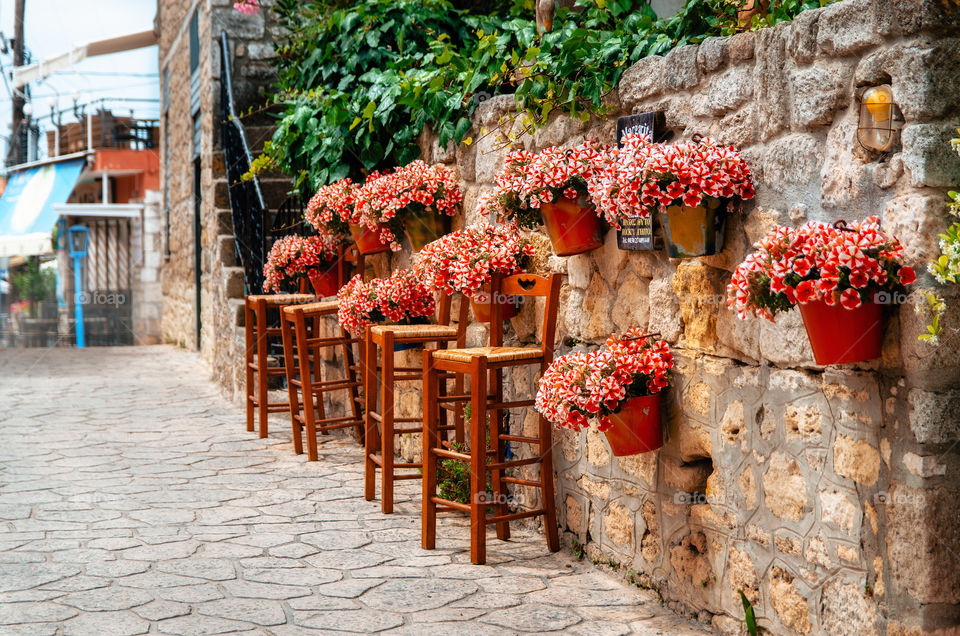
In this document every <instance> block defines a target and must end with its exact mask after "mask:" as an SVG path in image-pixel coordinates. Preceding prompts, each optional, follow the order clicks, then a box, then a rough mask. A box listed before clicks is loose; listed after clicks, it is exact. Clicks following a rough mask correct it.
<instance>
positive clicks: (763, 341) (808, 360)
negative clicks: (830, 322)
mask: <svg viewBox="0 0 960 636" xmlns="http://www.w3.org/2000/svg"><path fill="white" fill-rule="evenodd" d="M756 320H757V322H759V323H760V355H761V356H763V358H765V359H767V360H769V361H770V362H772V363H773V364H776V365H777V366H780V367H800V366H814V365H815V362H814V360H813V349H811V348H810V340H809V339H808V338H807V331H806V329H805V328H804V326H803V319H802V318H801V317H800V311H799V310H793V311H787V312H784V313H780V314H777V317H776V321H775V322H770V321H769V320H764V319H756Z"/></svg>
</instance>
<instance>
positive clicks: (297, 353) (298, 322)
mask: <svg viewBox="0 0 960 636" xmlns="http://www.w3.org/2000/svg"><path fill="white" fill-rule="evenodd" d="M347 261H353V262H354V263H355V271H356V272H359V273H362V272H363V271H364V266H365V262H364V257H363V255H362V254H360V253H359V251H358V250H357V249H356V246H351V247H350V248H348V249H347V250H346V251H344V252H341V258H340V266H339V270H338V272H337V282H338V285H337V286H338V287H342V286H343V285H344V283H346V281H347ZM330 317H333V318H334V320H336V317H337V301H336V300H325V301H320V302H314V303H308V304H305V305H291V306H289V307H285V308H284V309H283V311H282V315H281V321H280V323H281V330H282V335H283V351H284V356H283V357H284V363H285V366H286V373H287V392H288V396H289V403H288V408H289V410H290V424H291V427H292V432H293V449H294V452H295V453H296V454H298V455H300V454H302V453H303V434H302V431H306V436H307V458H308V459H309V460H310V461H316V460H317V457H318V454H317V432H318V431H319V432H320V433H321V434H323V435H328V434H329V433H330V431H333V430H337V429H341V428H350V427H351V426H352V427H356V433H357V440H358V441H360V442H361V443H362V441H363V413H362V411H361V404H362V399H361V397H360V387H361V386H362V384H363V383H362V381H361V378H360V377H359V373H360V369H359V366H358V364H357V362H356V358H355V357H354V353H353V345H354V344H357V345H358V347H360V349H361V355H362V344H363V343H362V340H361V339H360V338H354V337H351V336H350V334H348V333H347V332H346V331H345V330H344V329H343V328H342V327H340V326H339V325H338V326H337V329H338V330H339V335H337V336H326V337H325V336H321V335H320V323H321V321H323V320H328V319H329V318H330ZM330 347H333V348H336V347H340V348H341V355H342V362H343V377H342V378H326V379H324V377H323V376H324V373H322V371H321V368H322V367H323V356H322V355H321V350H322V349H325V348H330ZM311 362H312V364H311ZM331 391H347V396H348V402H349V403H350V407H349V409H348V410H349V412H350V413H351V414H350V415H346V416H343V417H329V418H328V417H327V416H326V412H325V407H324V403H323V402H324V396H325V395H326V394H327V393H329V392H331ZM301 405H302V410H301Z"/></svg>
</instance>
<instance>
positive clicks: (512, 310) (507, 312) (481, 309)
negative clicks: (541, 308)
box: [470, 285, 523, 322]
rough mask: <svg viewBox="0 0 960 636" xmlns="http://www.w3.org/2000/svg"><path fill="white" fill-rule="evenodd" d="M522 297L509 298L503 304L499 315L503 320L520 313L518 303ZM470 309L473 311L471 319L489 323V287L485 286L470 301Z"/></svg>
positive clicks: (490, 309) (490, 314)
mask: <svg viewBox="0 0 960 636" xmlns="http://www.w3.org/2000/svg"><path fill="white" fill-rule="evenodd" d="M522 301H523V297H522V296H511V297H510V300H509V302H506V303H503V304H502V306H501V309H500V314H501V316H502V317H503V319H504V320H509V319H511V318H513V317H514V316H516V315H517V314H518V313H520V303H521V302H522ZM470 308H471V309H473V317H474V318H475V319H476V320H477V322H490V318H491V316H492V313H493V308H492V306H491V304H490V286H489V285H487V286H485V287H484V288H483V289H482V290H481V291H478V292H477V293H476V294H475V295H474V297H473V298H471V299H470Z"/></svg>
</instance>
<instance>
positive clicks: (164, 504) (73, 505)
mask: <svg viewBox="0 0 960 636" xmlns="http://www.w3.org/2000/svg"><path fill="white" fill-rule="evenodd" d="M0 404H2V407H0V634H21V633H22V634H110V635H121V634H144V633H151V634H221V633H248V634H276V635H288V634H289V635H293V634H306V633H369V632H383V633H390V634H430V635H431V636H439V635H441V634H456V635H457V636H464V635H466V634H515V633H570V634H600V635H602V634H643V635H654V634H671V635H673V634H678V635H684V634H702V633H703V632H702V630H701V628H700V627H698V626H697V625H695V624H693V623H691V622H689V621H686V620H684V619H681V618H679V617H677V616H675V615H674V614H672V613H670V612H669V611H667V610H665V609H664V608H662V607H661V606H659V605H658V603H657V600H656V597H655V595H653V594H652V593H650V592H646V591H643V590H639V589H637V588H634V587H631V586H628V585H626V584H624V583H623V582H622V581H620V580H617V579H614V578H613V577H611V576H609V575H607V574H605V573H603V572H600V571H598V570H596V569H595V568H594V567H593V566H592V565H590V564H588V563H583V562H578V561H576V560H574V559H573V557H572V556H570V555H569V554H567V553H565V552H560V553H557V554H549V553H548V552H547V549H546V544H545V542H544V539H543V537H542V536H540V535H537V534H532V533H529V532H525V531H523V530H522V529H518V531H516V532H515V533H514V537H513V539H512V540H511V541H509V542H501V541H498V540H496V538H494V537H492V536H491V538H490V539H489V541H488V547H487V551H488V555H489V561H488V565H484V566H474V565H472V564H470V560H469V540H468V535H467V524H466V522H465V520H464V519H460V518H451V517H446V516H441V521H440V523H439V524H438V539H437V546H438V549H437V550H431V551H426V550H422V549H421V548H420V541H419V532H420V520H419V504H418V496H419V482H399V488H398V493H397V506H396V510H397V512H396V513H394V514H393V515H383V514H381V513H380V509H379V505H378V504H376V503H373V502H366V501H364V500H363V495H362V484H363V482H362V464H361V460H362V453H361V450H360V448H359V447H358V446H357V445H356V444H355V443H354V442H353V441H352V440H351V439H348V438H347V437H340V436H330V437H324V438H322V443H321V446H320V461H318V462H307V461H306V459H305V456H302V455H301V456H296V455H294V454H293V452H292V444H291V443H290V440H289V431H288V428H287V420H285V418H284V417H282V416H279V415H278V416H276V417H275V418H274V419H273V420H272V422H271V424H272V425H273V432H272V433H271V436H270V438H268V439H264V440H260V439H257V438H256V437H255V436H254V435H253V434H250V433H247V432H246V431H245V430H244V422H245V419H244V415H243V412H242V410H241V409H239V408H237V407H236V406H235V405H232V404H229V403H227V402H226V401H224V400H223V399H222V398H221V397H220V396H219V395H218V393H217V391H216V388H215V386H214V385H213V384H212V382H211V381H210V380H209V371H208V370H207V369H206V367H204V366H203V364H202V362H201V360H200V358H199V356H197V355H196V354H193V353H187V352H183V351H181V350H177V349H174V348H170V347H136V348H135V347H129V348H99V349H86V350H83V351H79V350H75V349H30V350H4V351H0ZM604 606H609V607H610V608H616V610H617V611H615V612H611V613H609V614H608V615H604V614H598V609H600V608H603V607H604ZM607 616H611V617H614V618H607Z"/></svg>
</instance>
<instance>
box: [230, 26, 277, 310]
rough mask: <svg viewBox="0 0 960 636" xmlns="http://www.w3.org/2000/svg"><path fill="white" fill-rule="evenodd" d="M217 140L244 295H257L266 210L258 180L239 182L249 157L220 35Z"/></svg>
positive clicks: (263, 257) (263, 258) (263, 255)
mask: <svg viewBox="0 0 960 636" xmlns="http://www.w3.org/2000/svg"><path fill="white" fill-rule="evenodd" d="M220 55H221V58H220V60H221V64H220V69H221V70H220V115H221V116H220V138H221V141H222V143H223V158H224V162H225V163H226V170H227V192H228V194H229V199H230V211H231V217H232V219H233V235H234V242H235V245H236V249H237V260H238V261H239V262H240V266H241V267H242V268H243V279H244V288H245V293H247V294H251V293H253V294H256V293H261V290H262V289H263V263H264V262H265V261H266V260H267V245H266V236H265V232H264V225H265V224H264V218H265V216H266V214H267V213H268V211H267V206H266V203H264V199H263V192H262V191H261V189H260V182H259V180H258V179H257V178H256V177H254V178H252V179H248V180H246V181H245V180H243V179H242V176H243V175H244V174H245V173H246V172H248V171H249V170H250V164H251V162H252V161H253V155H252V153H251V152H250V146H249V145H248V143H247V136H246V134H245V132H244V130H243V124H242V123H240V120H239V119H238V118H237V113H236V111H235V108H234V103H233V84H232V80H231V77H230V61H231V60H230V41H229V39H228V37H227V34H226V33H225V32H224V33H222V34H221V36H220Z"/></svg>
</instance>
